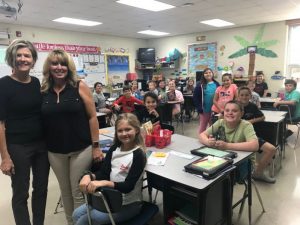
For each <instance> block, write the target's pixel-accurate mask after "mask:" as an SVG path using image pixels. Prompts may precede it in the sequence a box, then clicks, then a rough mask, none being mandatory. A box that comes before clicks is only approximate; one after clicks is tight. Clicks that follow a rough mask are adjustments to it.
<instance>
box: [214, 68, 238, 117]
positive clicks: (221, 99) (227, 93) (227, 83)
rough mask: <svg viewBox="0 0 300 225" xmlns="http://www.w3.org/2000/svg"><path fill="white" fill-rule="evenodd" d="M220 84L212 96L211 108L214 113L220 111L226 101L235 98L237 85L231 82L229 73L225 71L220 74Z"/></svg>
mask: <svg viewBox="0 0 300 225" xmlns="http://www.w3.org/2000/svg"><path fill="white" fill-rule="evenodd" d="M222 83H223V84H222V86H219V87H218V88H217V90H216V93H215V96H214V100H213V102H214V104H213V106H212V107H211V110H212V111H213V112H214V113H216V114H217V113H222V112H223V111H224V106H225V104H226V103H227V102H229V101H231V100H234V99H236V98H237V86H236V85H235V84H232V77H231V74H229V73H225V74H223V76H222Z"/></svg>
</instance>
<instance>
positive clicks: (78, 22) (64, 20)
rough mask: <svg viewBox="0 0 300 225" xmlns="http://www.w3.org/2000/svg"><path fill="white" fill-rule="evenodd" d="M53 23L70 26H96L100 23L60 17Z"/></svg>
mask: <svg viewBox="0 0 300 225" xmlns="http://www.w3.org/2000/svg"><path fill="white" fill-rule="evenodd" d="M53 21H55V22H60V23H70V24H75V25H81V26H88V27H92V26H97V25H100V24H102V23H100V22H96V21H89V20H80V19H74V18H69V17H60V18H57V19H55V20H53Z"/></svg>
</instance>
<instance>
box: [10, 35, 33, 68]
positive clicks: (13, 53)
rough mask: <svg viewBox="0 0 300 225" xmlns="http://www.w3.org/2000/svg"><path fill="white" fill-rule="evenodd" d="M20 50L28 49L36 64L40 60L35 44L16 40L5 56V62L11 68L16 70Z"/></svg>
mask: <svg viewBox="0 0 300 225" xmlns="http://www.w3.org/2000/svg"><path fill="white" fill-rule="evenodd" d="M20 48H28V49H29V51H30V52H31V55H32V58H33V61H34V63H33V64H35V63H36V60H37V58H38V55H37V51H36V49H35V47H34V46H33V44H32V43H31V42H30V41H26V40H22V39H16V40H14V41H13V42H12V43H11V44H10V45H9V46H8V48H7V49H6V55H5V61H6V63H7V64H8V65H9V66H10V67H11V68H15V67H16V56H17V51H18V50H19V49H20Z"/></svg>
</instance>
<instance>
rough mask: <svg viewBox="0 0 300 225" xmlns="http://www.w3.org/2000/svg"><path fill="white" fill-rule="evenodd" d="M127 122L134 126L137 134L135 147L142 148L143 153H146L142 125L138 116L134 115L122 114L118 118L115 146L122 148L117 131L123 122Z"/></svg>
mask: <svg viewBox="0 0 300 225" xmlns="http://www.w3.org/2000/svg"><path fill="white" fill-rule="evenodd" d="M123 120H125V121H127V123H128V124H129V125H130V126H132V127H133V128H134V129H135V130H136V131H137V134H136V136H135V139H134V143H135V145H138V146H140V147H141V149H142V150H143V151H146V146H145V142H144V138H143V136H142V134H141V124H140V121H139V120H138V118H137V117H136V115H134V114H132V113H122V114H120V115H119V116H118V118H117V120H116V123H115V137H114V145H116V146H118V147H119V146H121V144H122V142H121V141H120V140H119V138H118V134H117V129H118V126H119V124H120V122H121V121H123Z"/></svg>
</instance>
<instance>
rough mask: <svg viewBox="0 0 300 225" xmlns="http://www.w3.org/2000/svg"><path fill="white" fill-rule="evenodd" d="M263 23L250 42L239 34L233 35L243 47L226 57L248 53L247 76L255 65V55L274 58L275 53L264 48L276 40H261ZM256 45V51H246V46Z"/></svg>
mask: <svg viewBox="0 0 300 225" xmlns="http://www.w3.org/2000/svg"><path fill="white" fill-rule="evenodd" d="M264 29H265V25H262V26H261V27H260V29H259V30H258V32H257V34H256V35H255V38H254V40H253V41H252V42H249V41H247V40H246V39H245V38H243V37H241V36H234V39H235V40H236V41H237V42H238V43H239V44H240V45H241V46H242V47H243V48H242V49H240V50H238V51H237V52H235V53H233V54H232V55H230V56H229V57H228V58H230V59H233V58H238V57H240V56H243V55H247V54H249V69H248V76H251V75H252V74H253V71H254V67H255V55H256V54H259V55H261V56H264V57H268V58H276V57H277V54H276V53H275V52H273V51H272V50H268V49H266V48H268V47H270V46H272V45H276V44H277V43H278V40H269V41H262V36H263V34H264ZM250 46H256V51H248V47H250Z"/></svg>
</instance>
